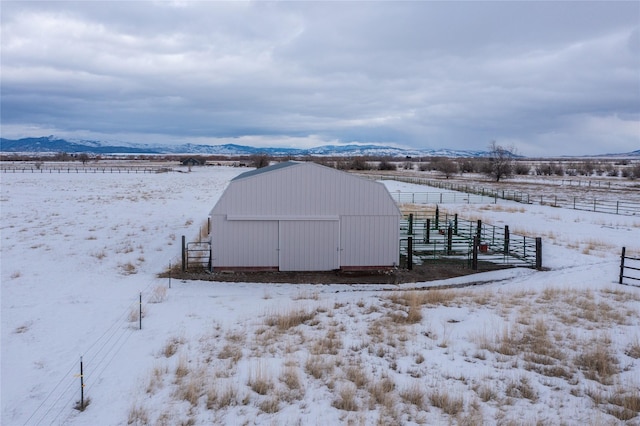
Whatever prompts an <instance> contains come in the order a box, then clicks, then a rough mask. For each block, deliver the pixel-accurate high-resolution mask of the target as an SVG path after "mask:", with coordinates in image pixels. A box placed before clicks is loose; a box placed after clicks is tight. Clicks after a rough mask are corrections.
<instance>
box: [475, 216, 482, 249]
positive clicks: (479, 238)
mask: <svg viewBox="0 0 640 426" xmlns="http://www.w3.org/2000/svg"><path fill="white" fill-rule="evenodd" d="M476 236H477V237H478V242H477V244H480V240H481V239H482V220H480V219H478V228H477V229H476Z"/></svg>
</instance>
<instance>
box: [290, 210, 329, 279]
mask: <svg viewBox="0 0 640 426" xmlns="http://www.w3.org/2000/svg"><path fill="white" fill-rule="evenodd" d="M339 231H340V225H339V222H338V221H333V220H331V221H322V220H313V221H302V220H296V221H281V222H280V270H282V271H329V270H332V269H337V268H338V267H339V266H340V265H339V254H338V248H339V236H338V233H339Z"/></svg>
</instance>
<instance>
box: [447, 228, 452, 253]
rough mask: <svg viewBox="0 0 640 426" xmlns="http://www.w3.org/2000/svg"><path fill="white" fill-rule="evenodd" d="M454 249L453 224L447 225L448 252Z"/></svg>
mask: <svg viewBox="0 0 640 426" xmlns="http://www.w3.org/2000/svg"><path fill="white" fill-rule="evenodd" d="M452 251H453V229H452V228H451V226H449V227H447V254H449V255H450V254H451V252H452Z"/></svg>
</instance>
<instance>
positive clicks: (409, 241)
mask: <svg viewBox="0 0 640 426" xmlns="http://www.w3.org/2000/svg"><path fill="white" fill-rule="evenodd" d="M407 269H409V270H412V269H413V237H409V238H407Z"/></svg>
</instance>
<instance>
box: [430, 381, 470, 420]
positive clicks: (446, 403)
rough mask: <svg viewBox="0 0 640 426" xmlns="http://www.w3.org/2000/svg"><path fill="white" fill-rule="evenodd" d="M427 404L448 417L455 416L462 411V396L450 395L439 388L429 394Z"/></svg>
mask: <svg viewBox="0 0 640 426" xmlns="http://www.w3.org/2000/svg"><path fill="white" fill-rule="evenodd" d="M429 402H430V403H431V405H432V406H434V407H436V408H439V409H441V410H442V411H443V412H445V413H446V414H449V415H450V416H455V415H457V414H459V413H460V412H462V410H463V409H464V399H463V398H462V396H460V395H452V394H451V393H450V392H449V391H448V390H447V389H444V388H441V387H440V386H438V388H437V389H434V390H432V391H431V392H430V393H429Z"/></svg>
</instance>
